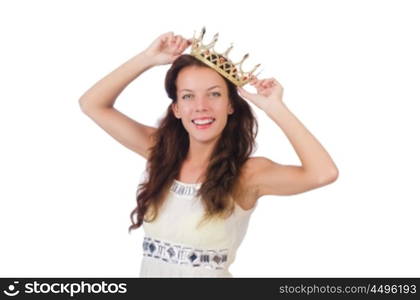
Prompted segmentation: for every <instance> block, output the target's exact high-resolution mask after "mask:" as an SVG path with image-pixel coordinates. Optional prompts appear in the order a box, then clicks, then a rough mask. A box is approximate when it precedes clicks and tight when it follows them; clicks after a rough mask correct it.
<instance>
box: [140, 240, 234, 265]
mask: <svg viewBox="0 0 420 300" xmlns="http://www.w3.org/2000/svg"><path fill="white" fill-rule="evenodd" d="M227 253H228V249H220V250H214V249H209V250H204V249H196V248H194V247H190V246H186V245H181V244H174V243H170V242H167V241H162V240H158V239H154V238H150V237H144V240H143V256H147V257H152V258H156V259H159V260H161V261H164V262H168V263H173V264H180V265H187V266H192V267H204V268H207V269H216V270H223V269H225V268H226V262H227V258H228V254H227Z"/></svg>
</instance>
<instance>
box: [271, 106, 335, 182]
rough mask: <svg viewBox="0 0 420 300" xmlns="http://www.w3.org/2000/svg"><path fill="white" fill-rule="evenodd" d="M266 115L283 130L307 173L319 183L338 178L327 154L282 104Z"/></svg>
mask: <svg viewBox="0 0 420 300" xmlns="http://www.w3.org/2000/svg"><path fill="white" fill-rule="evenodd" d="M266 114H267V115H268V116H269V117H270V118H271V119H272V120H273V121H274V122H275V123H276V124H277V125H278V126H279V127H280V128H281V129H282V130H283V132H284V133H285V135H286V136H287V138H288V139H289V141H290V143H291V144H292V146H293V148H294V150H295V151H296V153H297V155H298V157H299V159H300V161H301V163H302V167H303V168H304V169H305V170H306V171H307V172H310V173H312V174H314V176H316V177H317V178H319V179H320V180H321V181H323V180H325V181H328V180H331V179H335V178H336V177H337V176H338V169H337V167H336V165H335V164H334V162H333V160H332V159H331V157H330V155H329V154H328V152H327V151H326V150H325V149H324V147H323V146H322V145H321V144H320V143H319V142H318V141H317V139H316V138H315V137H314V136H313V135H312V134H311V133H310V132H309V130H307V129H306V128H305V126H304V125H303V124H302V123H301V122H300V121H299V120H298V119H297V118H296V116H295V115H294V114H293V113H292V112H291V111H290V110H289V109H288V108H287V107H286V106H285V105H284V104H282V105H277V106H276V107H275V109H270V110H269V111H267V112H266Z"/></svg>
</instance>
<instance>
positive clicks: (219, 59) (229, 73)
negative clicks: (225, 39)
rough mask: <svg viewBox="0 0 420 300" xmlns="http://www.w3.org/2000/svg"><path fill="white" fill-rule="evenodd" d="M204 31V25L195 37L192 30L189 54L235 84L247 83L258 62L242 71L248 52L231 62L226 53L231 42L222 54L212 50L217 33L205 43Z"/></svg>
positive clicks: (216, 39) (231, 46) (228, 51)
mask: <svg viewBox="0 0 420 300" xmlns="http://www.w3.org/2000/svg"><path fill="white" fill-rule="evenodd" d="M205 32H206V30H205V27H203V28H202V30H201V34H200V36H199V37H198V38H196V37H195V31H194V37H193V39H192V44H193V45H192V47H191V55H192V56H194V57H195V58H196V59H198V60H200V61H201V62H203V63H205V64H206V65H208V66H209V67H211V68H212V69H214V70H216V71H217V72H218V73H220V74H221V75H223V76H224V77H226V78H227V79H228V80H229V81H231V82H232V83H233V84H235V85H236V86H244V85H245V84H247V83H248V82H249V81H250V80H251V79H252V73H253V72H254V71H255V70H256V69H257V68H258V67H259V66H260V64H258V65H256V66H255V67H254V68H253V69H252V71H251V72H244V71H243V70H242V65H243V63H244V61H245V60H246V59H247V58H248V57H249V53H247V54H245V55H244V57H243V58H242V60H241V61H239V62H238V63H233V62H232V60H230V59H229V58H228V55H229V53H230V51H231V50H232V48H233V43H231V45H230V47H229V48H228V49H226V51H225V52H224V53H223V54H222V53H218V52H217V51H215V50H214V46H215V44H216V42H217V41H218V37H219V33H216V34H215V35H214V37H213V40H212V41H211V42H210V43H209V44H207V45H206V44H204V43H203V37H204V34H205Z"/></svg>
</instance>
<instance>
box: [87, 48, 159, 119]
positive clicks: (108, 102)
mask: <svg viewBox="0 0 420 300" xmlns="http://www.w3.org/2000/svg"><path fill="white" fill-rule="evenodd" d="M153 66H154V62H153V61H152V60H151V58H150V57H148V56H147V55H146V54H144V52H141V53H139V54H137V55H136V56H134V57H132V58H131V59H129V60H128V61H126V62H125V63H124V64H122V65H121V66H120V67H118V68H117V69H115V70H114V71H112V72H111V73H110V74H108V75H107V76H105V77H104V78H102V79H101V80H99V81H98V82H97V83H96V84H95V85H93V86H92V87H91V88H90V89H89V90H87V91H86V92H85V93H84V94H83V95H82V96H81V97H80V99H79V104H80V107H81V108H82V109H83V110H84V111H89V110H91V109H95V108H103V107H113V105H114V103H115V100H116V99H117V97H118V95H119V94H120V93H121V92H122V91H123V90H124V89H125V88H126V87H127V85H128V84H129V83H131V82H132V81H133V80H134V79H136V78H137V77H138V76H139V75H141V74H142V73H143V72H144V71H146V70H148V69H150V68H151V67H153Z"/></svg>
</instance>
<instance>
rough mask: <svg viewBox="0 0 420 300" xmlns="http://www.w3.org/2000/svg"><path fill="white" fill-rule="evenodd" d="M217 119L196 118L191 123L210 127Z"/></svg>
mask: <svg viewBox="0 0 420 300" xmlns="http://www.w3.org/2000/svg"><path fill="white" fill-rule="evenodd" d="M215 120H216V119H215V118H212V117H202V118H195V119H192V120H191V122H192V123H194V124H195V125H210V124H212V123H213V122H214V121H215Z"/></svg>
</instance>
